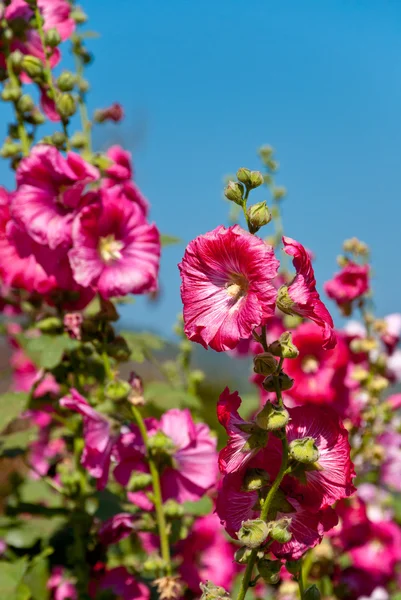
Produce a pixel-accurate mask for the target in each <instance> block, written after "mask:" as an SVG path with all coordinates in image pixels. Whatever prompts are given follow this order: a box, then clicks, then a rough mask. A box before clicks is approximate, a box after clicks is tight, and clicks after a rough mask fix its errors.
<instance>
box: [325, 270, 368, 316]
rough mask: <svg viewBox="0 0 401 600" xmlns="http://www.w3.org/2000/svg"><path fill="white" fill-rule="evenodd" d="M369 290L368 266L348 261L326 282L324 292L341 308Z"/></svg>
mask: <svg viewBox="0 0 401 600" xmlns="http://www.w3.org/2000/svg"><path fill="white" fill-rule="evenodd" d="M368 290H369V265H358V264H357V263H354V262H352V261H349V262H348V263H347V264H346V266H345V267H343V269H341V271H340V272H339V273H337V274H336V275H335V276H334V277H333V279H331V280H330V281H326V283H325V284H324V291H325V292H326V294H327V295H328V297H329V298H331V299H332V300H335V301H336V303H337V305H338V306H340V307H342V306H346V305H349V304H350V303H351V302H352V301H353V300H356V298H360V297H361V296H363V294H365V293H366V292H367V291H368Z"/></svg>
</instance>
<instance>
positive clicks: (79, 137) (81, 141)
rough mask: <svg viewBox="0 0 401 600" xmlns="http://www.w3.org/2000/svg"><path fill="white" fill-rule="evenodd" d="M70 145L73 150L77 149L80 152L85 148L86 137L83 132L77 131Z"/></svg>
mask: <svg viewBox="0 0 401 600" xmlns="http://www.w3.org/2000/svg"><path fill="white" fill-rule="evenodd" d="M70 144H71V146H72V148H77V149H78V150H80V149H82V148H85V146H86V137H85V134H84V133H82V131H77V132H76V133H74V134H73V135H72V136H71V138H70Z"/></svg>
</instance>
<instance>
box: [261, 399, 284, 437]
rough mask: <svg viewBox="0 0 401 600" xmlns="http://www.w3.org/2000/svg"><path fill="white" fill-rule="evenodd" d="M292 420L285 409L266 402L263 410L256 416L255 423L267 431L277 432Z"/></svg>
mask: <svg viewBox="0 0 401 600" xmlns="http://www.w3.org/2000/svg"><path fill="white" fill-rule="evenodd" d="M289 419H290V415H289V414H288V410H287V409H286V408H284V407H280V406H274V404H272V403H271V402H266V404H265V405H264V407H263V408H262V410H261V411H260V412H259V413H258V414H257V415H256V417H255V423H256V424H257V425H258V426H259V427H260V428H261V429H266V431H277V429H282V428H283V427H285V426H286V425H287V423H288V421H289Z"/></svg>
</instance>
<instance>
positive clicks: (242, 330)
mask: <svg viewBox="0 0 401 600" xmlns="http://www.w3.org/2000/svg"><path fill="white" fill-rule="evenodd" d="M278 264H279V263H278V261H277V259H276V258H275V257H274V251H273V248H272V247H271V246H269V245H268V244H266V243H265V242H264V241H263V240H261V239H260V238H258V237H256V236H254V235H251V234H249V233H247V232H246V231H244V230H243V229H242V228H241V227H239V226H238V225H234V226H233V227H229V228H228V229H227V228H225V227H223V226H219V227H217V228H216V229H214V230H213V231H211V232H209V233H207V234H205V235H201V236H199V237H197V238H196V239H195V240H193V241H192V242H190V243H189V244H188V246H187V248H186V250H185V255H184V258H183V260H182V262H181V263H180V265H179V268H180V273H181V279H182V285H181V298H182V302H183V304H184V328H185V333H186V335H187V336H188V338H189V339H190V340H192V341H195V342H198V343H200V344H202V346H204V347H205V348H207V346H210V347H211V348H213V349H214V350H217V351H218V352H222V351H225V350H232V349H233V348H235V347H236V346H237V345H238V343H239V342H240V340H241V339H246V338H249V337H250V336H251V334H252V331H253V330H254V329H255V327H259V326H260V325H261V324H264V323H265V322H266V319H268V318H269V317H271V316H273V314H274V307H275V300H276V294H277V292H276V290H275V287H274V285H273V283H272V280H273V279H274V277H275V276H276V274H277V268H278Z"/></svg>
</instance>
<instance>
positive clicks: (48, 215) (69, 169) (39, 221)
mask: <svg viewBox="0 0 401 600" xmlns="http://www.w3.org/2000/svg"><path fill="white" fill-rule="evenodd" d="M98 178H99V172H98V170H97V169H96V168H95V167H93V166H92V165H90V164H89V163H87V162H85V161H84V160H83V159H82V158H81V157H80V156H79V155H78V154H75V153H74V152H69V153H68V154H67V157H66V158H64V156H63V155H62V154H61V153H60V152H59V151H58V150H57V149H56V148H54V147H53V146H46V145H38V146H35V147H34V148H33V149H32V150H31V151H30V154H29V156H27V157H26V158H24V159H23V160H22V161H21V163H20V165H19V167H18V169H17V184H18V186H17V190H16V192H15V193H14V194H13V196H12V199H11V214H12V216H13V218H14V219H15V220H16V221H17V223H18V224H19V225H20V226H21V227H22V228H23V229H24V230H26V231H27V232H28V234H29V235H30V236H31V238H32V239H33V240H34V241H35V242H37V243H38V244H44V245H46V246H49V247H50V248H51V249H52V250H53V249H55V248H57V247H58V246H62V247H63V248H67V247H68V246H69V245H70V243H71V229H72V222H73V220H74V218H75V216H76V215H77V214H78V211H79V210H80V208H81V207H82V205H83V204H85V202H88V201H89V199H90V198H91V195H88V196H86V197H83V192H84V190H85V187H86V185H87V184H88V183H90V182H91V181H95V180H96V179H98Z"/></svg>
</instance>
